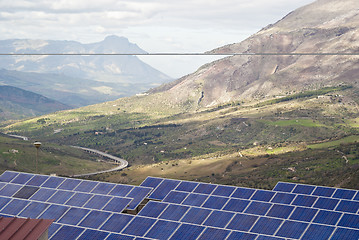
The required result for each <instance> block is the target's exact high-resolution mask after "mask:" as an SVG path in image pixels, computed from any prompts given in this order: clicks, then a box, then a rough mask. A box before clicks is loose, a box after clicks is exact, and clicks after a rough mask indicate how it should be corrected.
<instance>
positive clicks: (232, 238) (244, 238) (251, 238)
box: [226, 231, 258, 240]
mask: <svg viewBox="0 0 359 240" xmlns="http://www.w3.org/2000/svg"><path fill="white" fill-rule="evenodd" d="M257 236H258V235H257V234H253V233H244V232H236V231H232V233H231V234H230V235H229V236H228V238H227V239H226V240H238V239H241V240H255V239H256V238H257Z"/></svg>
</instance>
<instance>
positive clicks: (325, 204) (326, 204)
mask: <svg viewBox="0 0 359 240" xmlns="http://www.w3.org/2000/svg"><path fill="white" fill-rule="evenodd" d="M338 202H339V200H338V199H333V198H323V197H320V198H318V200H317V201H316V202H315V204H314V206H313V207H315V208H321V209H327V210H334V209H335V207H336V206H337V204H338Z"/></svg>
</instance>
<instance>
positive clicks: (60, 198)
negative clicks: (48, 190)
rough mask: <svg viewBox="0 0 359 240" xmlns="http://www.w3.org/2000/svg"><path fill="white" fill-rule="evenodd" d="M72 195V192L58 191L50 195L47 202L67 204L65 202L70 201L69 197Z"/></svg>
mask: <svg viewBox="0 0 359 240" xmlns="http://www.w3.org/2000/svg"><path fill="white" fill-rule="evenodd" d="M72 195H74V193H73V192H68V191H62V190H59V191H57V192H56V193H55V194H54V195H52V196H51V198H49V200H47V202H51V203H58V204H64V203H65V202H67V200H69V199H70V197H72Z"/></svg>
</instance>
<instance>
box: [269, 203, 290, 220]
mask: <svg viewBox="0 0 359 240" xmlns="http://www.w3.org/2000/svg"><path fill="white" fill-rule="evenodd" d="M293 209H294V207H292V206H287V205H277V204H276V205H273V207H272V208H271V209H270V210H269V212H268V213H267V216H270V217H276V218H284V219H287V218H288V217H289V215H290V214H291V213H292V211H293Z"/></svg>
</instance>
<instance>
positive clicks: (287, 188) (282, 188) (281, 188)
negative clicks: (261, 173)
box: [273, 182, 295, 193]
mask: <svg viewBox="0 0 359 240" xmlns="http://www.w3.org/2000/svg"><path fill="white" fill-rule="evenodd" d="M294 188H295V184H294V183H286V182H278V183H277V184H276V185H275V187H274V188H273V191H278V192H288V193H290V192H292V191H293V189H294Z"/></svg>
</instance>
